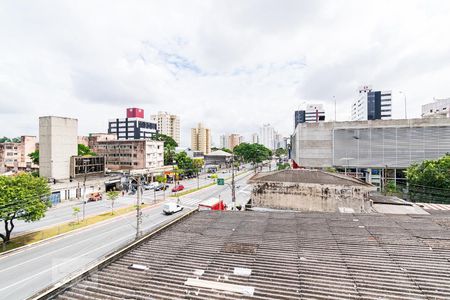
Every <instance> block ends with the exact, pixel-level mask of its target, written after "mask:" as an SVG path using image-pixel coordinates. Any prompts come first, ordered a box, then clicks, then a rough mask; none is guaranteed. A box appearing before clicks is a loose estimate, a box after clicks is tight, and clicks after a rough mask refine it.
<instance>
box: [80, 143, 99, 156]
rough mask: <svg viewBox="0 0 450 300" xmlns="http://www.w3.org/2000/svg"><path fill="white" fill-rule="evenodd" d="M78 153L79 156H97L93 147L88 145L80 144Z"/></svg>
mask: <svg viewBox="0 0 450 300" xmlns="http://www.w3.org/2000/svg"><path fill="white" fill-rule="evenodd" d="M78 155H79V156H95V155H97V154H95V153H94V152H92V150H91V148H89V147H88V146H86V145H83V144H78Z"/></svg>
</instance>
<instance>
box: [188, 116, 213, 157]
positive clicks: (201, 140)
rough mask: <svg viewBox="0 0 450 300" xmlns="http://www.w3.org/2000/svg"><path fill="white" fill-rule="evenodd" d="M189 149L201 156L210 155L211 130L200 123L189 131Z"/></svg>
mask: <svg viewBox="0 0 450 300" xmlns="http://www.w3.org/2000/svg"><path fill="white" fill-rule="evenodd" d="M191 149H192V150H195V151H201V152H203V154H209V153H211V130H210V129H209V128H206V127H204V126H203V124H202V123H198V125H197V127H196V128H192V129H191Z"/></svg>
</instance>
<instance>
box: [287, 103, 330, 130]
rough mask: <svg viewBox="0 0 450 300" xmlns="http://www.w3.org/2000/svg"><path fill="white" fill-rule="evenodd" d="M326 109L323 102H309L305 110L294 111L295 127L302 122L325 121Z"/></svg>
mask: <svg viewBox="0 0 450 300" xmlns="http://www.w3.org/2000/svg"><path fill="white" fill-rule="evenodd" d="M324 121H325V109H324V108H323V105H322V104H308V105H306V109H304V110H296V111H295V113H294V127H297V125H298V124H300V123H305V122H307V123H311V122H324Z"/></svg>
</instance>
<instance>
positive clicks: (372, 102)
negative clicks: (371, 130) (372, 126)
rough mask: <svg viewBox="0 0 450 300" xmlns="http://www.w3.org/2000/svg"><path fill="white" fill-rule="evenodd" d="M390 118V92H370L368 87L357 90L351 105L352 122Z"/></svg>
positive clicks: (370, 89)
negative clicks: (357, 92) (355, 97)
mask: <svg viewBox="0 0 450 300" xmlns="http://www.w3.org/2000/svg"><path fill="white" fill-rule="evenodd" d="M391 118H392V93H391V91H372V88H371V87H370V86H362V87H360V88H359V95H358V98H357V99H356V100H355V101H354V102H353V104H352V111H351V119H352V121H367V120H389V119H391Z"/></svg>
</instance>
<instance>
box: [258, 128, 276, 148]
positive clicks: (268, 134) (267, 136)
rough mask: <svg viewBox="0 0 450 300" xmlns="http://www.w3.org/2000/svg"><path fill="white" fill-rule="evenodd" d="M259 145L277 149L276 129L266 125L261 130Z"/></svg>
mask: <svg viewBox="0 0 450 300" xmlns="http://www.w3.org/2000/svg"><path fill="white" fill-rule="evenodd" d="M259 139H260V140H259V143H260V144H262V145H264V146H266V147H267V148H269V149H271V150H273V149H275V129H274V128H273V127H272V126H271V125H270V124H264V125H263V126H262V127H261V128H260V133H259Z"/></svg>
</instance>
